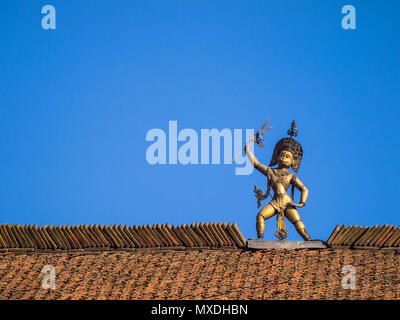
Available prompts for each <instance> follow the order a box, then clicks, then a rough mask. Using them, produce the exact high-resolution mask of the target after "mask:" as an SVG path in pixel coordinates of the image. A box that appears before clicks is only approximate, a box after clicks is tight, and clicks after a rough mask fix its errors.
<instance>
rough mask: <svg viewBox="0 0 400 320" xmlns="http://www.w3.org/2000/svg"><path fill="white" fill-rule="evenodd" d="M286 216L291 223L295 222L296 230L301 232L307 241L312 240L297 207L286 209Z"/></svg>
mask: <svg viewBox="0 0 400 320" xmlns="http://www.w3.org/2000/svg"><path fill="white" fill-rule="evenodd" d="M285 216H286V218H288V220H289V221H290V222H291V223H293V224H294V227H295V228H296V231H297V232H298V233H299V235H301V236H302V238H303V239H304V240H306V241H307V240H310V235H309V234H308V232H307V230H306V227H305V226H304V223H303V222H302V221H301V219H300V215H299V213H298V212H297V210H296V209H295V208H289V209H286V211H285Z"/></svg>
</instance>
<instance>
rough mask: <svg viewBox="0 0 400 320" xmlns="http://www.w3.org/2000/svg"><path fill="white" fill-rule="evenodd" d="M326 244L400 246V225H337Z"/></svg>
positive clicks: (378, 246) (379, 246)
mask: <svg viewBox="0 0 400 320" xmlns="http://www.w3.org/2000/svg"><path fill="white" fill-rule="evenodd" d="M326 244H327V245H329V246H348V247H377V248H398V247H400V227H398V226H393V225H387V224H385V225H383V226H382V225H380V226H379V225H375V226H374V227H360V226H356V225H354V226H348V227H346V225H342V226H341V225H337V226H336V228H335V229H334V230H333V232H332V234H331V235H330V237H329V239H328V241H327V242H326Z"/></svg>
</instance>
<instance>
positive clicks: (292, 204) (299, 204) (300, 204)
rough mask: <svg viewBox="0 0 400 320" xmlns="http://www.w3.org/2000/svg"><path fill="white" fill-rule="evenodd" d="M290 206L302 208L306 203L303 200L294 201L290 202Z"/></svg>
mask: <svg viewBox="0 0 400 320" xmlns="http://www.w3.org/2000/svg"><path fill="white" fill-rule="evenodd" d="M289 206H292V207H298V208H302V207H304V203H303V202H300V203H293V202H292V203H291V204H289Z"/></svg>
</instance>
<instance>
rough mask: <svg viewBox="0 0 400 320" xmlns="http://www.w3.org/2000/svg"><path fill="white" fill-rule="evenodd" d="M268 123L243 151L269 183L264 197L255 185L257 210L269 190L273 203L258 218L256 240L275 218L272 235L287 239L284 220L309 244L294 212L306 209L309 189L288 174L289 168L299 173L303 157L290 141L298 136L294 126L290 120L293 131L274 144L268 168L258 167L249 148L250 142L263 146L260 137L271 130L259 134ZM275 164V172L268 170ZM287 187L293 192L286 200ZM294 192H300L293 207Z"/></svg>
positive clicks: (294, 143) (300, 222) (305, 232)
mask: <svg viewBox="0 0 400 320" xmlns="http://www.w3.org/2000/svg"><path fill="white" fill-rule="evenodd" d="M268 121H269V120H268ZM268 121H267V122H266V123H265V124H264V126H263V128H262V129H261V130H259V131H258V132H257V133H256V134H255V135H254V137H253V138H252V139H251V140H250V141H249V142H248V143H247V144H246V146H245V147H244V151H245V152H246V154H247V156H248V158H249V160H250V162H251V163H252V164H253V166H254V168H256V169H257V170H258V171H260V172H261V173H262V174H264V175H265V176H266V177H267V179H268V184H267V191H266V193H265V194H263V192H262V191H261V190H259V189H258V188H257V186H256V185H254V192H255V193H256V198H257V199H258V207H260V204H261V201H262V200H264V199H266V198H267V197H268V196H269V193H270V188H271V187H272V189H273V191H274V197H273V198H272V200H271V201H270V202H269V203H268V204H267V205H266V206H264V207H263V208H262V209H261V210H260V212H259V213H258V215H257V220H256V228H257V237H258V239H262V238H263V236H264V228H265V220H267V219H269V218H271V217H273V216H274V215H277V228H278V230H277V231H276V233H275V236H276V237H278V238H279V239H280V240H283V239H285V238H286V237H287V236H288V233H287V231H286V226H285V220H284V218H285V217H286V218H287V219H288V220H289V221H290V222H291V223H293V224H294V226H295V228H296V230H297V232H298V233H299V234H300V235H301V236H302V238H303V239H304V240H310V236H309V234H308V232H307V230H306V228H305V226H304V224H303V222H302V221H301V219H300V215H299V213H298V212H297V209H296V207H303V206H304V205H305V203H306V201H307V197H308V189H307V188H306V187H305V186H304V184H303V183H302V182H301V181H300V179H299V178H297V176H296V175H295V174H293V173H291V172H290V171H289V168H290V167H292V169H293V171H294V172H297V171H298V169H299V166H300V163H301V159H302V156H303V148H302V147H301V145H300V143H298V142H297V141H296V140H294V139H293V136H294V137H296V136H297V133H298V130H297V125H296V122H295V121H294V120H293V122H292V127H291V129H290V130H288V135H289V136H290V137H289V138H283V139H281V140H279V141H278V143H277V144H276V146H275V149H274V152H273V154H272V159H271V162H270V164H269V166H266V165H263V164H261V163H260V162H259V161H258V160H257V158H256V157H255V156H254V154H253V153H252V152H251V149H250V148H249V146H250V144H251V143H252V142H255V143H256V144H257V145H259V146H262V138H261V134H264V133H265V132H266V131H268V130H269V129H270V128H269V129H267V130H265V131H264V132H261V131H262V130H263V129H264V128H265V126H266V125H267V123H268ZM276 164H277V165H278V167H277V168H271V166H274V165H276ZM290 185H291V186H292V189H291V195H290V196H289V195H288V194H287V190H288V189H289V186H290ZM294 188H296V189H298V190H299V191H300V192H301V195H300V203H299V204H296V203H293V196H294Z"/></svg>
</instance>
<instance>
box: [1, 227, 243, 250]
mask: <svg viewBox="0 0 400 320" xmlns="http://www.w3.org/2000/svg"><path fill="white" fill-rule="evenodd" d="M245 247H246V239H245V238H244V237H243V235H242V233H241V231H240V229H239V227H238V226H237V224H236V223H233V224H232V223H229V224H227V223H220V222H219V223H218V222H215V223H200V224H199V223H196V224H194V223H192V224H191V225H188V224H182V225H179V226H174V225H173V226H171V225H169V224H166V225H165V224H161V225H160V224H153V226H150V225H149V224H147V225H141V226H136V225H134V226H127V225H119V226H118V225H116V224H115V225H111V226H108V225H105V226H103V225H100V226H98V225H97V224H96V225H92V224H91V225H87V224H84V225H72V226H70V225H62V226H61V225H58V226H55V227H53V226H52V225H45V226H40V227H38V226H37V225H34V226H32V225H19V224H8V223H5V224H2V225H0V250H2V251H5V250H6V249H16V250H14V251H24V252H25V251H27V252H29V251H35V250H46V251H52V250H53V251H58V250H67V251H68V250H84V249H97V250H102V249H103V250H105V249H111V250H114V249H117V250H123V249H146V248H147V249H148V248H153V249H154V248H170V249H174V248H176V249H180V248H194V249H197V248H199V249H207V248H212V249H216V248H232V249H239V248H245ZM31 249H32V250H31Z"/></svg>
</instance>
